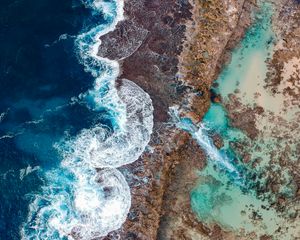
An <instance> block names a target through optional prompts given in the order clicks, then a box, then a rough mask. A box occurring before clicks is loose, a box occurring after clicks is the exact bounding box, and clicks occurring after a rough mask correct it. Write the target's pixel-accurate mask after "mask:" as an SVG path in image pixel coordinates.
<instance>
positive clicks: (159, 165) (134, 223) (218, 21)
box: [98, 0, 300, 240]
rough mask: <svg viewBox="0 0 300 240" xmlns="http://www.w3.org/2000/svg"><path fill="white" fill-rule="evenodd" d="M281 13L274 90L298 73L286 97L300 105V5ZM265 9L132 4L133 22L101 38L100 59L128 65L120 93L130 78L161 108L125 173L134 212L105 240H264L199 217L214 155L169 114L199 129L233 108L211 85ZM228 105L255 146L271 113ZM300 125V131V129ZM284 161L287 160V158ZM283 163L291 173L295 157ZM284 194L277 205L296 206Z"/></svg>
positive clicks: (159, 0)
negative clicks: (197, 202) (197, 196)
mask: <svg viewBox="0 0 300 240" xmlns="http://www.w3.org/2000/svg"><path fill="white" fill-rule="evenodd" d="M278 9H282V10H281V11H278V14H279V16H280V17H278V16H277V17H276V19H280V21H279V22H277V28H278V33H279V32H280V35H281V36H283V37H282V39H283V42H282V44H281V46H280V47H278V50H276V51H275V53H274V55H273V58H272V59H270V61H269V62H268V65H269V76H270V77H269V78H268V79H267V80H266V88H269V89H270V91H273V92H274V94H275V93H276V92H277V91H278V86H279V85H280V82H281V80H282V78H284V71H285V69H286V68H294V69H295V74H293V75H292V76H291V78H290V79H289V81H288V82H290V85H289V86H286V87H285V88H284V90H283V92H284V93H285V94H288V95H289V96H290V97H291V98H292V101H291V102H292V104H294V105H297V104H298V105H299V102H298V101H299V95H298V94H299V85H298V84H299V74H300V73H299V68H298V67H300V64H299V66H298V65H297V63H298V62H299V59H298V56H299V47H298V46H299V41H300V40H299V39H300V31H299V29H300V26H299V19H298V17H299V14H298V15H297V14H296V13H299V11H300V10H299V6H297V5H296V4H295V2H293V1H288V2H287V3H285V6H284V7H282V5H280V4H279V3H278ZM255 10H257V6H256V1H255V0H222V1H220V0H210V1H200V0H190V1H188V0H153V1H147V0H127V1H125V6H124V11H125V13H124V15H125V20H124V21H121V22H119V23H118V25H117V26H116V29H115V30H114V31H113V32H110V33H108V34H106V35H104V36H102V37H101V41H102V44H101V46H100V48H99V52H98V55H99V56H101V57H105V58H109V59H111V60H118V61H119V63H120V65H121V73H120V76H119V78H118V80H117V84H118V85H119V87H121V85H122V82H121V79H129V80H131V81H133V82H135V83H136V84H137V85H138V86H140V87H141V88H142V89H143V90H144V91H146V92H147V93H148V94H149V95H150V97H151V99H152V101H153V106H154V130H153V134H152V136H151V140H150V144H149V146H148V147H147V150H146V151H145V152H144V154H143V155H142V156H141V157H140V159H139V160H138V161H136V162H135V163H132V164H129V165H127V166H123V167H121V168H120V169H119V170H120V171H121V172H122V173H123V175H124V176H125V178H126V180H127V182H128V183H129V186H130V189H131V194H132V206H131V209H130V213H129V214H128V218H127V220H126V222H125V223H124V225H123V226H122V228H121V229H120V230H117V231H114V232H111V233H110V234H109V235H108V236H107V237H105V238H103V239H117V238H118V237H120V238H121V239H141V240H142V239H145V240H146V239H147V240H149V239H257V238H255V237H256V236H255V234H254V235H251V234H250V235H244V236H237V235H236V234H235V233H233V232H230V231H228V230H226V231H225V230H224V229H222V228H221V227H220V226H218V225H217V224H215V225H212V226H206V225H205V224H203V223H201V222H200V221H199V219H198V218H197V217H196V215H195V214H194V213H193V212H192V210H191V206H190V191H191V190H192V189H193V187H194V186H195V185H196V184H197V180H198V174H197V172H198V171H199V170H200V169H202V168H203V167H204V166H205V165H206V156H205V153H204V152H203V151H202V150H201V149H200V148H199V146H198V145H197V143H196V142H195V140H193V139H192V137H191V136H190V135H189V134H188V133H186V132H184V131H181V130H179V129H177V128H176V127H175V126H174V124H172V121H171V119H170V115H169V109H170V107H172V106H175V105H177V106H179V113H180V116H182V117H189V118H191V119H192V120H193V122H195V123H198V122H199V121H201V119H202V118H203V116H204V114H205V113H206V112H207V110H208V109H209V106H210V103H211V101H213V102H223V99H222V98H221V97H220V96H217V95H215V94H214V93H213V92H212V91H211V87H212V86H213V84H214V80H215V79H216V78H217V77H218V75H219V73H220V71H221V70H222V68H223V66H224V64H226V63H228V62H229V61H230V58H231V51H232V50H233V48H234V47H235V46H237V44H238V43H239V41H240V40H241V39H242V37H243V36H244V34H245V31H246V29H247V28H248V27H249V26H250V25H251V13H252V11H255ZM291 12H292V13H294V14H291ZM287 19H288V20H287ZM286 21H291V22H292V23H291V24H290V26H291V27H290V28H288V29H287V28H285V27H283V26H284V24H283V23H284V22H286ZM224 105H225V106H226V109H227V110H228V113H229V119H231V120H232V121H231V124H232V125H233V126H234V127H236V128H239V129H241V130H242V131H244V132H245V133H246V135H247V136H248V137H249V138H250V139H256V138H257V137H258V136H259V135H260V129H258V128H257V121H259V120H260V119H261V116H262V115H264V114H266V111H265V110H264V109H262V108H261V107H259V106H255V107H249V106H244V105H243V104H241V103H240V101H239V98H238V93H237V94H235V95H232V96H230V101H228V102H224ZM274 121H275V119H274ZM278 121H279V120H278ZM289 127H290V126H287V129H289ZM298 127H299V126H294V129H295V131H297V129H298ZM274 134H275V133H274ZM282 137H283V138H284V137H285V136H282ZM213 140H214V143H215V145H216V146H217V147H218V148H221V147H222V146H223V144H224V143H223V141H222V138H221V137H220V136H218V135H215V136H214V139H213ZM287 142H288V141H287ZM247 144H249V143H245V146H247ZM233 148H234V149H236V150H238V151H239V152H240V153H241V155H243V156H244V161H245V162H249V161H250V160H249V159H250V158H251V156H250V154H249V153H248V152H247V148H246V147H243V146H242V147H240V148H239V146H237V145H235V146H233ZM298 148H299V146H298ZM285 149H286V148H285ZM287 150H288V149H287ZM298 151H299V149H298ZM281 154H282V156H285V155H284V152H282V153H281ZM281 159H282V160H281V166H282V165H284V164H285V159H284V157H283V158H281ZM252 164H254V163H252ZM298 165H299V163H298ZM296 166H297V164H296V163H295V167H291V166H289V167H288V168H290V171H291V172H293V174H294V179H295V181H296V183H293V184H295V186H297V187H296V188H297V189H298V190H296V195H295V196H293V198H291V199H290V200H289V201H295V199H299V196H300V195H299V193H300V191H299V188H300V187H299V185H300V184H299V179H300V177H299V172H298V170H297V168H296ZM273 175H274V176H273V178H272V179H273V181H272V182H270V186H264V187H265V189H262V188H261V192H262V195H265V193H266V192H267V191H269V190H268V189H272V191H277V190H278V187H277V188H276V180H275V179H277V180H278V176H277V177H276V176H275V173H274V174H273ZM276 189H277V190H276ZM277 196H278V198H277V199H276V200H274V202H273V205H276V206H277V208H280V207H281V208H282V207H285V206H286V205H287V204H288V203H289V201H288V200H287V199H286V198H285V197H284V196H282V195H280V194H279V193H278V195H277ZM260 239H262V240H263V239H270V236H266V235H265V236H261V237H260Z"/></svg>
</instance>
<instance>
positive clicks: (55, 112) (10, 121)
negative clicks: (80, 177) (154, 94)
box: [0, 0, 109, 240]
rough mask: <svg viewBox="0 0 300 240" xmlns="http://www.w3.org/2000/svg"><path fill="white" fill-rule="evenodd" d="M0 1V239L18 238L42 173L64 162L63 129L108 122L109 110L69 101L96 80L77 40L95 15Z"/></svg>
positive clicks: (54, 1) (51, 2)
mask: <svg viewBox="0 0 300 240" xmlns="http://www.w3.org/2000/svg"><path fill="white" fill-rule="evenodd" d="M0 4H1V8H0V53H1V57H0V115H1V114H2V115H1V116H2V117H1V118H0V119H2V120H1V121H0V192H1V193H0V239H1V240H11V239H14V240H15V239H20V228H21V225H22V224H23V223H24V222H25V221H26V218H27V215H28V206H29V203H30V201H31V200H32V197H31V196H33V195H34V194H35V193H39V192H41V186H43V185H45V183H44V182H43V181H45V179H44V174H43V172H44V171H45V170H46V169H50V168H52V167H55V166H56V165H58V164H59V163H60V161H61V160H60V159H59V157H58V154H57V152H56V150H55V149H54V148H53V144H54V143H55V142H57V141H59V140H60V139H61V137H62V136H63V135H64V134H66V132H68V134H69V135H70V136H73V135H75V134H76V133H77V132H78V131H79V130H80V129H82V128H88V127H89V125H92V124H94V123H95V122H101V121H102V122H104V123H107V124H108V125H109V122H107V121H106V120H105V117H103V116H105V110H103V114H99V112H98V113H97V114H95V113H93V112H92V111H91V110H90V109H89V108H87V107H86V106H85V105H83V104H80V103H78V102H75V103H73V104H70V103H71V102H72V101H71V98H72V97H74V96H75V97H76V96H78V94H80V93H81V92H85V91H86V90H87V89H88V88H89V87H90V86H91V85H92V83H93V79H92V77H91V76H90V74H88V73H86V72H85V71H84V68H83V67H82V65H81V64H80V63H79V61H78V56H77V52H76V51H75V45H74V40H75V38H74V37H72V36H76V35H78V33H80V32H82V31H84V29H85V28H86V27H88V26H91V25H92V24H93V21H95V19H94V18H95V17H92V14H91V10H90V9H88V8H86V7H85V6H84V5H83V3H82V2H81V1H80V0H64V1H61V0H39V1H36V0H18V1H17V0H2V1H1V3H0ZM101 21H102V22H105V20H104V19H103V18H102V17H101V15H100V16H97V23H99V22H101ZM63 34H65V35H63ZM60 38H61V40H59V39H60ZM103 119H104V120H103ZM39 120H41V121H39ZM31 169H36V170H34V171H32V172H31ZM26 171H27V173H28V175H26Z"/></svg>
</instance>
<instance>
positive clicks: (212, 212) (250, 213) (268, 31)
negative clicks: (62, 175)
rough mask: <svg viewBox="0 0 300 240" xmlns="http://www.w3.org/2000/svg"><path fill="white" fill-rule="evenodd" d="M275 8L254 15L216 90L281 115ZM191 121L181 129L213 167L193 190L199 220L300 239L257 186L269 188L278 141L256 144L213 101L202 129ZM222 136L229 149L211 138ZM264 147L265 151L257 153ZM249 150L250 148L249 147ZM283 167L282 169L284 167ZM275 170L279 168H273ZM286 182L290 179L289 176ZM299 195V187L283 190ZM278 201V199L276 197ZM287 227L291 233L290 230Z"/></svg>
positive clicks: (263, 5) (236, 229)
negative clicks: (245, 155)
mask: <svg viewBox="0 0 300 240" xmlns="http://www.w3.org/2000/svg"><path fill="white" fill-rule="evenodd" d="M272 15H273V5H272V4H271V3H268V2H260V9H259V11H258V12H257V13H255V15H254V16H253V19H254V21H255V22H254V24H253V25H252V26H251V27H250V29H249V30H248V31H247V33H246V35H245V37H244V39H243V40H242V41H241V43H240V45H239V46H238V47H237V48H236V49H235V50H234V51H233V53H232V60H231V62H230V63H229V64H228V65H227V66H226V67H225V68H224V70H223V71H222V73H221V74H220V76H219V78H218V79H217V83H218V84H217V85H216V87H215V88H213V90H214V91H215V92H216V93H218V94H220V95H221V97H222V100H223V102H224V103H230V101H231V100H230V94H234V93H236V94H235V95H236V96H237V97H238V98H239V100H240V102H241V103H242V104H243V105H245V106H246V105H247V106H250V107H253V106H262V107H264V109H265V110H266V111H270V112H273V113H280V111H279V110H278V106H277V105H276V103H277V102H276V101H278V99H275V97H274V96H272V95H270V93H269V92H268V90H266V89H264V79H265V77H266V73H267V64H266V61H267V59H268V58H269V57H271V56H272V52H273V48H274V43H275V41H276V38H275V34H274V33H273V30H272ZM188 124H190V125H192V123H191V122H188V121H186V120H180V124H178V126H179V127H181V128H183V129H185V130H187V131H189V132H190V133H191V134H192V136H193V137H194V138H195V139H196V140H197V141H198V143H199V145H200V146H201V148H202V149H204V151H205V152H206V154H207V157H208V164H207V167H206V168H205V169H204V170H202V171H200V172H199V180H198V183H197V185H196V187H195V188H194V189H193V191H192V192H191V206H192V209H193V211H194V212H195V213H196V214H197V216H198V217H199V219H200V220H201V221H202V222H204V223H206V224H208V225H210V224H214V223H217V224H219V225H220V226H222V227H223V228H225V229H227V230H232V231H234V232H237V233H241V234H247V233H251V232H254V233H255V234H256V238H254V239H258V238H259V236H260V235H263V234H267V235H270V236H272V237H273V239H286V240H291V239H295V237H296V236H300V233H299V232H297V231H299V226H298V230H297V225H295V224H293V223H289V222H288V220H287V219H286V218H285V217H283V215H282V214H280V213H278V212H276V210H275V209H274V208H272V207H271V206H270V201H269V200H270V198H269V199H264V198H262V197H260V196H259V194H258V192H257V189H256V187H257V186H258V185H259V186H264V185H265V184H266V179H264V178H263V177H260V176H263V175H264V172H265V171H267V170H266V169H267V167H268V165H269V162H270V157H269V154H270V152H269V151H270V149H272V148H274V147H275V146H276V145H275V144H276V139H275V140H274V139H271V138H270V139H269V138H266V139H265V138H263V140H260V139H256V140H254V141H252V140H251V139H249V138H248V137H247V136H246V134H245V133H243V132H242V131H241V130H239V129H236V128H233V127H232V126H231V125H230V119H229V117H228V114H227V112H226V109H225V108H224V106H223V105H222V104H218V103H212V104H211V107H210V109H209V111H208V112H207V113H206V115H205V117H204V119H203V121H202V123H201V125H199V126H193V127H187V125H188ZM214 133H218V134H219V135H220V136H221V137H222V138H223V140H224V146H223V147H222V148H221V149H217V148H216V147H215V146H214V145H213V143H212V140H211V137H212V135H213V134H214ZM234 143H240V144H242V145H243V144H245V143H251V145H250V146H251V148H250V149H248V150H247V151H248V152H249V153H251V154H252V155H251V161H252V160H253V159H254V158H258V157H260V158H261V159H262V161H261V163H260V165H259V167H257V168H253V167H251V163H252V162H251V161H250V163H249V164H245V163H243V162H242V156H240V153H239V152H237V151H235V149H234V148H232V146H233V145H234ZM258 147H259V148H261V150H260V151H257V150H256V149H258ZM245 148H246V147H245ZM278 169H279V170H280V168H279V166H278ZM272 170H273V171H275V168H273V169H272ZM286 175H287V176H286V178H287V179H289V178H290V177H289V176H288V174H287V173H286ZM282 188H285V191H286V193H285V194H287V192H289V193H290V195H293V187H291V188H289V187H282ZM271 198H272V197H271ZM286 228H287V229H286Z"/></svg>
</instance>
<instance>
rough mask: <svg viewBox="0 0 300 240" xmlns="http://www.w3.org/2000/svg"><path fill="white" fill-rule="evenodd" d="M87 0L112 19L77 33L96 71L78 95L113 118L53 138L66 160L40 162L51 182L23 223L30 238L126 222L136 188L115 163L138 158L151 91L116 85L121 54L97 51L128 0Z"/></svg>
mask: <svg viewBox="0 0 300 240" xmlns="http://www.w3.org/2000/svg"><path fill="white" fill-rule="evenodd" d="M82 1H83V3H84V4H85V6H86V7H88V8H91V9H92V10H93V17H94V18H95V19H97V15H101V16H102V15H103V16H104V18H105V19H106V21H107V22H109V26H108V25H104V24H102V25H97V26H95V27H93V28H91V29H90V30H89V31H87V32H84V33H82V34H80V35H79V36H78V37H77V39H76V41H75V44H76V46H77V49H78V57H79V60H80V61H81V63H82V64H83V66H84V68H85V71H87V72H90V73H91V74H92V76H93V77H94V78H95V81H94V84H93V87H92V88H91V89H89V90H88V91H87V92H84V93H81V94H80V95H79V97H78V98H77V99H76V100H77V101H79V102H80V103H82V104H84V105H85V106H87V107H88V108H89V109H91V110H92V111H94V112H99V114H101V112H103V110H105V112H109V115H110V121H111V122H112V124H111V127H108V126H106V125H103V124H100V123H96V124H95V125H94V126H92V127H91V128H87V129H82V130H81V131H80V133H79V134H78V135H77V136H75V137H70V136H65V137H63V138H62V140H61V141H59V142H57V143H55V144H54V146H53V147H54V148H55V149H56V150H57V153H58V155H59V156H60V158H61V159H62V161H61V163H60V166H59V167H58V168H55V169H50V170H48V171H46V170H44V171H42V170H39V174H42V175H43V178H44V179H45V185H44V186H43V187H42V191H41V193H40V194H35V195H32V196H29V197H30V198H31V200H32V201H31V204H30V206H29V213H28V218H27V221H26V222H25V223H24V225H23V226H22V229H21V237H22V239H24V240H25V239H26V240H28V239H41V240H44V239H47V240H51V239H87V240H88V239H94V238H97V237H101V236H106V235H107V234H108V233H109V232H111V231H113V230H116V229H118V228H120V227H121V225H122V224H123V223H124V221H125V220H126V218H127V214H128V212H129V209H130V205H131V194H130V188H129V186H128V183H127V182H126V180H125V178H124V176H123V175H122V173H121V172H120V171H118V170H117V169H116V168H117V167H120V166H122V165H125V164H129V163H132V162H134V161H136V160H137V159H138V158H139V156H140V155H141V154H142V152H143V151H144V150H145V147H146V146H147V144H148V143H149V141H150V135H151V133H152V128H153V106H152V101H151V98H150V97H149V95H148V94H147V93H146V92H144V91H143V89H141V88H140V87H139V86H137V85H136V84H135V83H133V82H131V81H129V80H127V79H123V80H122V81H121V84H120V87H119V89H117V88H116V87H115V79H116V78H117V76H118V74H119V64H118V62H116V61H112V60H109V59H104V58H101V57H99V56H97V52H98V47H99V45H100V44H101V42H100V40H99V38H100V36H102V35H104V34H106V33H107V32H109V31H111V30H113V29H114V27H115V26H116V24H117V22H118V21H120V20H122V19H123V5H124V3H123V1H120V0H118V1H102V0H93V1H91V0H82ZM96 169H98V170H96ZM99 169H101V170H99Z"/></svg>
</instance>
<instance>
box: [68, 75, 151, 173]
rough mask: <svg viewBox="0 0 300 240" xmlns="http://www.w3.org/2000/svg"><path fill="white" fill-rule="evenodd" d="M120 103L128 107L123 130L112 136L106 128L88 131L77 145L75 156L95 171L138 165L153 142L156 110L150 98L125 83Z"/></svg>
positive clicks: (78, 140) (95, 128)
mask: <svg viewBox="0 0 300 240" xmlns="http://www.w3.org/2000/svg"><path fill="white" fill-rule="evenodd" d="M119 96H120V99H121V100H122V101H123V103H125V105H126V118H125V119H126V120H125V122H124V123H123V124H122V125H123V127H122V128H121V129H119V130H118V131H115V132H114V133H113V134H112V135H109V133H108V131H107V130H106V129H105V128H103V127H102V126H96V127H94V128H92V129H85V130H83V131H82V132H81V134H80V135H79V136H78V137H77V139H76V140H75V143H74V150H73V151H74V154H75V155H76V156H77V157H78V158H79V159H82V161H85V162H86V164H89V165H91V166H92V167H95V168H103V167H120V166H122V165H125V164H129V163H132V162H134V161H136V160H137V159H138V158H139V156H140V155H141V154H142V153H143V151H144V150H145V147H146V146H147V145H148V143H149V141H150V135H151V133H152V128H153V107H152V101H151V99H150V97H149V95H148V94H147V93H146V92H144V91H143V89H141V88H140V87H138V86H137V85H136V84H135V83H133V82H131V81H129V80H123V81H122V86H121V87H120V90H119Z"/></svg>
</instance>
